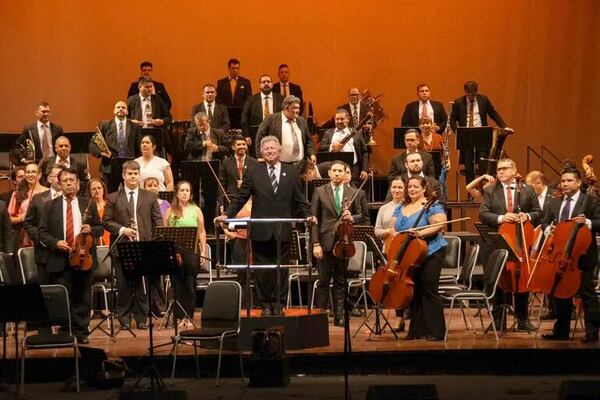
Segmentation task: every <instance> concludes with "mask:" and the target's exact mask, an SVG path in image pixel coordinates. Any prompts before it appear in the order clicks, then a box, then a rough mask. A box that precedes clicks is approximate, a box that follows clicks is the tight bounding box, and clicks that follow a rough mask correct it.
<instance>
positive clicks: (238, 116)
mask: <svg viewBox="0 0 600 400" xmlns="http://www.w3.org/2000/svg"><path fill="white" fill-rule="evenodd" d="M227 114H228V115H229V122H230V126H231V129H241V128H242V107H239V106H227Z"/></svg>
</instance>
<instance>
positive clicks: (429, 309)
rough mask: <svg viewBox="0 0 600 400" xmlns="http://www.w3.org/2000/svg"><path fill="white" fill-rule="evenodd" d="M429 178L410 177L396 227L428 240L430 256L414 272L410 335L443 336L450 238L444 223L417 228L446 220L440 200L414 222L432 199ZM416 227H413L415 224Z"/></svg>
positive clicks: (429, 338)
mask: <svg viewBox="0 0 600 400" xmlns="http://www.w3.org/2000/svg"><path fill="white" fill-rule="evenodd" d="M429 190H430V189H429V187H428V185H427V181H426V180H425V178H423V177H422V176H412V177H410V178H408V180H407V182H406V187H405V189H404V201H403V203H402V205H401V206H400V207H398V208H396V211H395V212H394V217H395V218H396V222H395V229H396V231H398V232H400V231H405V230H409V229H410V230H411V232H410V234H411V235H412V236H414V237H417V238H420V239H423V240H425V241H426V242H427V256H426V258H425V259H424V260H423V262H422V263H421V265H420V266H419V267H418V268H416V269H415V272H414V276H413V279H414V283H415V287H414V296H413V299H412V302H411V304H410V315H411V320H410V327H409V329H408V335H407V337H406V338H407V339H409V340H412V339H421V338H425V339H427V340H444V335H445V333H446V324H445V321H444V305H443V303H442V299H441V297H440V295H439V293H438V285H439V281H440V273H441V270H442V264H443V261H444V257H445V256H446V246H447V245H448V242H446V240H445V239H444V237H443V235H442V230H443V229H444V226H445V225H439V226H433V227H429V228H424V229H414V228H418V227H423V226H426V225H429V224H435V223H439V222H445V221H446V212H445V211H444V208H443V207H442V206H441V205H440V204H439V203H437V202H435V203H433V205H432V206H431V207H430V208H429V209H428V210H427V211H426V212H425V214H423V216H422V217H421V219H420V220H419V222H418V225H417V226H414V225H415V222H416V221H417V219H418V216H419V215H420V213H421V211H422V209H423V206H424V205H425V204H426V203H427V201H428V200H429V199H430V196H431V193H430V191H429ZM413 227H414V228H413Z"/></svg>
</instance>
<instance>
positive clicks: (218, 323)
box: [171, 281, 244, 386]
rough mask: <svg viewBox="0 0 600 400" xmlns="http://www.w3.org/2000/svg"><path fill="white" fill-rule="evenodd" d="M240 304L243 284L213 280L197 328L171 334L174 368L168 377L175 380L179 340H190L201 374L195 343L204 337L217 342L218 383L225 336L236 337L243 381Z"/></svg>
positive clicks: (198, 370)
mask: <svg viewBox="0 0 600 400" xmlns="http://www.w3.org/2000/svg"><path fill="white" fill-rule="evenodd" d="M241 306H242V287H241V286H240V284H239V283H238V282H236V281H212V282H211V283H210V284H209V285H208V287H207V289H206V295H205V297H204V304H203V305H202V315H201V317H200V328H198V329H191V330H187V331H182V332H179V335H177V336H175V337H173V339H174V342H173V371H172V373H171V379H175V366H176V363H177V350H178V348H179V342H181V341H186V342H192V344H193V346H194V358H195V361H196V377H199V376H200V367H199V364H198V350H197V342H198V341H204V340H218V341H219V361H218V365H217V383H216V386H219V377H220V373H221V357H222V353H223V340H224V339H225V338H226V337H235V338H236V339H237V345H238V354H239V358H240V371H241V374H242V380H244V366H243V364H242V351H241V348H240V326H241V320H240V309H241Z"/></svg>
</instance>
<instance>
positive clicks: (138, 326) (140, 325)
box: [136, 322, 148, 330]
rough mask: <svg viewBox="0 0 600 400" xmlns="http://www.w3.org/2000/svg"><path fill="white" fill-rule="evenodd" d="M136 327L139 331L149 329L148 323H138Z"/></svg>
mask: <svg viewBox="0 0 600 400" xmlns="http://www.w3.org/2000/svg"><path fill="white" fill-rule="evenodd" d="M136 326H137V328H138V329H141V330H146V329H148V325H146V323H145V322H138V323H137V324H136Z"/></svg>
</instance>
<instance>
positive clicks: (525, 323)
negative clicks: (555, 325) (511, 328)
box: [517, 319, 535, 332]
mask: <svg viewBox="0 0 600 400" xmlns="http://www.w3.org/2000/svg"><path fill="white" fill-rule="evenodd" d="M517 330H518V331H526V332H531V331H535V326H533V325H532V324H531V322H529V320H528V319H522V320H519V321H518V322H517Z"/></svg>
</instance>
